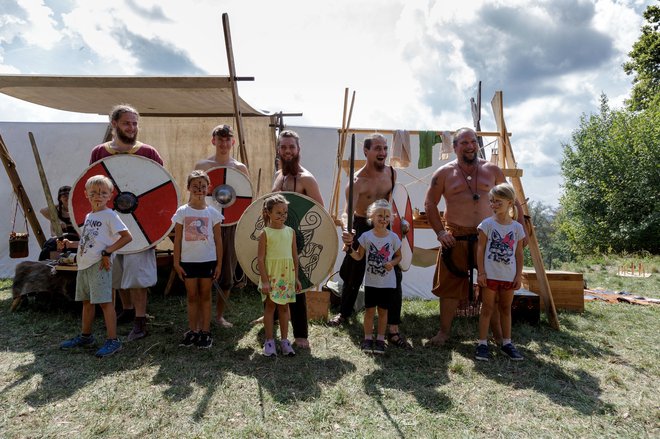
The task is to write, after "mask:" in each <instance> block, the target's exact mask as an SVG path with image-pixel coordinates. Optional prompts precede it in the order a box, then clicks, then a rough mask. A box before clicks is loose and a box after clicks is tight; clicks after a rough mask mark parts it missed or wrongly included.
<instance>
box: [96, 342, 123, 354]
mask: <svg viewBox="0 0 660 439" xmlns="http://www.w3.org/2000/svg"><path fill="white" fill-rule="evenodd" d="M119 351H121V342H120V341H119V339H118V338H115V339H114V340H111V339H107V340H106V341H105V343H103V346H101V349H99V350H98V351H96V354H94V355H96V356H97V357H99V358H103V357H108V356H110V355H112V354H114V353H115V352H119Z"/></svg>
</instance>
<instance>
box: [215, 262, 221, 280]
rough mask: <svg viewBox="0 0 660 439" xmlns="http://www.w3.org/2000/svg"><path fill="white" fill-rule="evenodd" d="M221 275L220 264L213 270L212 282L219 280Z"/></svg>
mask: <svg viewBox="0 0 660 439" xmlns="http://www.w3.org/2000/svg"><path fill="white" fill-rule="evenodd" d="M221 273H222V264H218V265H216V266H215V270H214V271H213V280H218V279H220V274H221Z"/></svg>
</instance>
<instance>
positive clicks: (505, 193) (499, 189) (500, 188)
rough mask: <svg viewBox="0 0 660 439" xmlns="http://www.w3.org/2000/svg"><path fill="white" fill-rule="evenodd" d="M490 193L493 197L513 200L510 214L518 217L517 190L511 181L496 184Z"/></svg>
mask: <svg viewBox="0 0 660 439" xmlns="http://www.w3.org/2000/svg"><path fill="white" fill-rule="evenodd" d="M488 195H489V196H490V197H491V198H493V197H497V198H502V199H504V200H507V201H510V202H511V208H510V209H509V214H510V215H511V218H513V219H514V220H517V219H518V209H516V205H515V203H516V190H515V189H514V188H513V186H511V185H510V184H509V183H500V184H498V185H497V186H494V187H493V188H492V189H491V190H490V192H488Z"/></svg>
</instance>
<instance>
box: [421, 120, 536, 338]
mask: <svg viewBox="0 0 660 439" xmlns="http://www.w3.org/2000/svg"><path fill="white" fill-rule="evenodd" d="M453 145H454V152H455V153H456V160H453V161H451V162H449V163H447V164H445V165H444V166H441V167H440V168H438V170H437V171H435V172H434V173H433V177H432V178H431V185H430V187H429V189H428V190H427V192H426V200H425V201H424V208H425V210H426V215H427V217H428V219H429V223H430V225H431V227H432V228H433V230H434V231H435V232H436V235H437V239H438V241H439V242H440V244H441V250H440V252H439V253H438V261H437V265H436V272H435V275H434V280H433V294H435V295H436V296H438V297H439V298H440V330H439V331H438V333H437V334H436V335H435V336H434V337H432V338H431V339H430V340H429V343H430V344H432V345H436V346H442V345H443V344H444V343H445V342H446V341H447V340H448V339H449V334H450V332H451V324H452V321H453V320H454V316H455V315H456V310H457V308H458V306H459V303H460V302H461V301H465V300H466V299H468V292H469V291H470V289H471V287H472V285H471V284H470V283H471V282H472V281H473V279H472V276H471V275H470V274H469V273H471V272H472V269H473V267H476V261H477V256H476V248H477V238H478V231H477V226H478V225H479V223H481V221H482V220H483V219H484V218H486V217H488V216H490V215H491V214H492V211H491V209H490V205H489V201H488V191H490V189H491V188H492V187H493V186H495V185H497V184H500V183H504V182H505V178H504V174H503V173H502V170H501V169H500V168H499V167H498V166H497V165H495V164H492V163H490V162H488V161H486V160H483V159H480V158H479V143H478V140H477V133H475V132H474V130H472V129H471V128H461V129H459V130H458V131H456V133H454V140H453ZM443 196H444V197H445V213H444V224H443V220H442V219H441V218H440V213H439V212H438V208H437V206H438V203H439V202H440V198H441V197H443ZM516 208H517V209H518V213H519V215H518V218H519V219H520V221H521V222H522V218H523V215H522V209H520V205H519V204H518V203H516ZM523 225H524V224H523ZM525 242H526V241H524V243H525ZM491 330H492V331H493V337H494V338H495V340H497V341H498V342H499V341H501V340H502V332H501V328H500V321H499V313H493V317H492V319H491Z"/></svg>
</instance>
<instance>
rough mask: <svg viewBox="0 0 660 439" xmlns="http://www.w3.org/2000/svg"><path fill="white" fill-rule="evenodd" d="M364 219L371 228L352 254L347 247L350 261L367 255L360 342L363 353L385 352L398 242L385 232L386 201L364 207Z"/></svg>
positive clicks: (388, 215) (389, 214) (389, 210)
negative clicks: (365, 216)
mask: <svg viewBox="0 0 660 439" xmlns="http://www.w3.org/2000/svg"><path fill="white" fill-rule="evenodd" d="M367 217H368V218H369V222H370V223H371V224H372V225H373V226H374V228H373V229H371V230H369V231H367V232H364V233H363V234H362V235H361V236H360V237H359V238H358V242H359V243H360V246H359V247H358V249H357V250H356V251H352V248H351V247H349V248H348V253H349V254H350V255H351V256H352V257H353V259H355V260H357V261H359V260H361V259H362V258H363V257H364V255H365V253H366V255H367V268H366V271H365V275H364V307H365V310H364V340H363V341H362V345H361V349H362V351H363V352H373V353H374V354H379V355H382V354H384V353H385V330H386V329H387V311H388V310H389V308H390V306H391V304H392V302H393V301H394V299H395V295H396V294H397V293H396V275H395V274H394V270H393V268H394V266H395V265H397V264H398V263H399V262H400V261H401V240H400V239H399V237H398V236H397V235H396V234H395V233H394V232H392V231H391V230H389V229H388V228H387V227H388V226H389V225H390V218H391V217H392V208H391V206H390V203H388V202H387V200H377V201H375V202H374V203H372V204H371V205H370V206H369V207H368V208H367ZM376 307H378V330H377V331H378V335H377V338H376V341H375V342H374V341H373V330H374V314H375V311H376Z"/></svg>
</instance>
